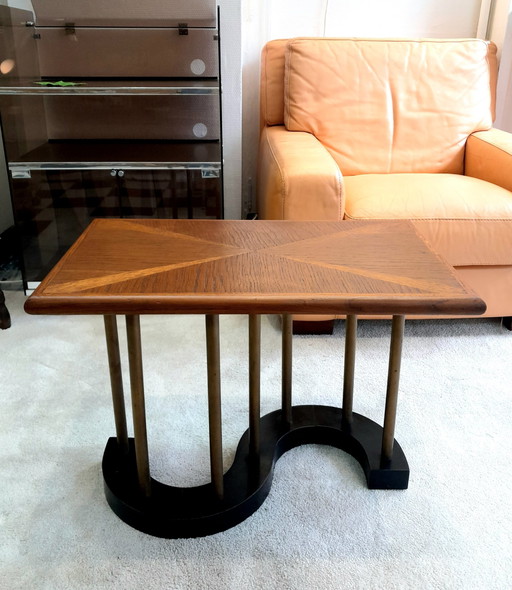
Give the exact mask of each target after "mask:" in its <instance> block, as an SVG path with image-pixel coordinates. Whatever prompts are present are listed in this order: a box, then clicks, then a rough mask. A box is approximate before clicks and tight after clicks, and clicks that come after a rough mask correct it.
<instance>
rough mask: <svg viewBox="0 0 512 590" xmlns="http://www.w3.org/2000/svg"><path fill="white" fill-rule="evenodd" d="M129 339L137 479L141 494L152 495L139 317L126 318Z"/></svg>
mask: <svg viewBox="0 0 512 590" xmlns="http://www.w3.org/2000/svg"><path fill="white" fill-rule="evenodd" d="M126 334H127V337H128V360H129V363H130V387H131V392H132V412H133V435H134V439H135V458H136V461H137V477H138V480H139V487H140V490H141V492H143V493H144V494H145V495H146V496H149V495H150V494H151V478H150V475H149V454H148V437H147V431H146V406H145V403H144V379H143V374H142V347H141V341H140V318H139V316H138V315H127V316H126Z"/></svg>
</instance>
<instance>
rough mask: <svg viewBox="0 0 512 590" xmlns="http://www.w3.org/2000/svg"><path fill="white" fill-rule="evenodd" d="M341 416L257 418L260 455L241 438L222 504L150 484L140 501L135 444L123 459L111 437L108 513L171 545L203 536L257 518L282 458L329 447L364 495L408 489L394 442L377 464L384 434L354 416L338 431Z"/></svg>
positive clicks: (205, 492)
mask: <svg viewBox="0 0 512 590" xmlns="http://www.w3.org/2000/svg"><path fill="white" fill-rule="evenodd" d="M341 422H342V414H341V409H339V408H333V407H329V406H295V407H294V408H293V409H292V425H291V426H289V425H285V424H283V422H282V419H281V411H280V410H277V411H275V412H272V413H270V414H267V415H266V416H264V417H263V418H261V423H260V427H261V441H262V442H261V449H260V456H259V458H257V457H250V455H249V432H248V431H246V432H245V434H244V435H243V436H242V438H241V440H240V443H239V445H238V448H237V452H236V456H235V460H234V462H233V465H232V466H231V468H230V469H229V470H228V471H227V472H226V473H225V475H224V497H223V499H222V500H219V499H218V498H217V497H216V495H215V492H214V489H213V486H212V484H206V485H203V486H198V487H195V488H177V487H172V486H168V485H165V484H162V483H160V482H158V481H156V480H152V482H151V496H150V497H149V498H147V497H144V496H143V495H141V494H140V492H139V491H138V490H139V487H138V483H137V475H136V466H135V453H134V446H133V440H132V439H130V451H129V453H128V455H127V456H125V457H123V456H122V455H121V453H120V451H119V449H118V446H117V440H116V439H115V438H110V439H109V441H108V443H107V447H106V449H105V454H104V456H103V477H104V481H105V494H106V497H107V501H108V503H109V504H110V507H111V508H112V510H113V511H114V512H115V513H116V514H117V515H118V516H119V517H120V518H121V519H122V520H123V521H124V522H126V523H127V524H129V525H130V526H132V527H134V528H136V529H138V530H140V531H143V532H145V533H148V534H150V535H155V536H157V537H166V538H170V539H175V538H180V537H202V536H205V535H210V534H213V533H217V532H220V531H224V530H226V529H228V528H231V527H233V526H235V525H236V524H238V523H240V522H242V521H243V520H245V519H246V518H248V517H249V516H250V515H251V514H252V513H253V512H255V511H256V510H257V509H258V508H259V507H260V506H261V504H262V503H263V502H264V500H265V498H266V497H267V495H268V493H269V490H270V486H271V483H272V476H273V471H274V465H275V463H276V461H277V460H278V459H279V457H281V455H283V453H285V452H286V451H288V450H290V449H293V448H294V447H297V446H300V445H303V444H327V445H331V446H334V447H337V448H339V449H342V450H344V451H346V452H347V453H349V454H350V455H352V456H353V457H355V459H356V460H357V461H359V463H360V464H361V466H362V468H363V470H364V472H365V475H366V480H367V483H368V487H369V488H370V489H396V490H401V489H406V488H407V485H408V481H409V466H408V464H407V460H406V458H405V455H404V453H403V451H402V449H401V448H400V446H399V445H398V443H397V442H396V441H395V446H394V452H393V459H392V461H391V462H389V463H388V464H386V465H383V464H381V458H380V457H381V445H382V428H381V426H379V425H378V424H376V423H375V422H373V421H372V420H369V419H368V418H365V417H364V416H361V415H359V414H354V415H353V423H352V425H351V427H350V429H346V428H343V429H342V428H341Z"/></svg>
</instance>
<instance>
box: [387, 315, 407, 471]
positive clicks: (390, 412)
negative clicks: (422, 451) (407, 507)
mask: <svg viewBox="0 0 512 590" xmlns="http://www.w3.org/2000/svg"><path fill="white" fill-rule="evenodd" d="M404 324H405V317H404V316H403V315H394V316H393V323H392V328H391V346H390V352H389V368H388V386H387V392H386V411H385V414H384V431H383V434H382V459H383V460H384V461H390V460H391V458H392V456H393V444H394V441H395V421H396V408H397V401H398V383H399V381H400V362H401V359H402V342H403V337H404Z"/></svg>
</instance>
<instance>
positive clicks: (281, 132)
mask: <svg viewBox="0 0 512 590" xmlns="http://www.w3.org/2000/svg"><path fill="white" fill-rule="evenodd" d="M258 164H259V165H258V213H259V215H260V217H261V218H262V219H294V220H301V219H303V220H336V221H338V220H341V219H343V215H344V211H345V199H344V191H343V178H342V175H341V171H340V169H339V168H338V165H337V164H336V162H335V161H334V159H333V158H332V156H331V155H330V154H329V152H328V151H327V150H326V149H325V147H324V146H323V145H322V144H321V143H320V142H319V141H318V140H317V139H316V137H315V136H314V135H311V134H310V133H303V132H300V131H293V132H292V131H287V130H286V129H285V127H283V126H275V127H266V128H265V129H264V130H263V132H262V135H261V143H260V152H259V163H258Z"/></svg>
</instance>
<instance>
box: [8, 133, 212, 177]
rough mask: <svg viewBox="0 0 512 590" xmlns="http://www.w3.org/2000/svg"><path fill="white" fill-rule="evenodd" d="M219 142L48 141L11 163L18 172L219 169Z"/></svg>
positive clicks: (10, 167) (11, 168)
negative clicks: (24, 170) (116, 169)
mask: <svg viewBox="0 0 512 590" xmlns="http://www.w3.org/2000/svg"><path fill="white" fill-rule="evenodd" d="M220 165H221V153H220V143H219V142H164V141H162V142H150V141H148V142H145V141H141V142H122V141H120V142H110V141H105V142H100V141H83V142H78V141H77V142H73V141H70V142H66V141H63V142H48V143H44V144H42V145H40V146H39V147H37V148H35V149H33V150H31V151H30V152H27V153H25V154H23V155H21V156H19V157H18V158H16V159H13V160H11V161H9V169H10V170H11V172H12V173H13V175H14V174H15V172H16V171H17V170H19V169H29V170H51V169H58V170H63V169H68V170H69V169H91V170H92V169H111V168H160V169H168V170H169V169H174V170H184V169H189V170H194V169H196V170H197V169H212V170H220Z"/></svg>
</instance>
